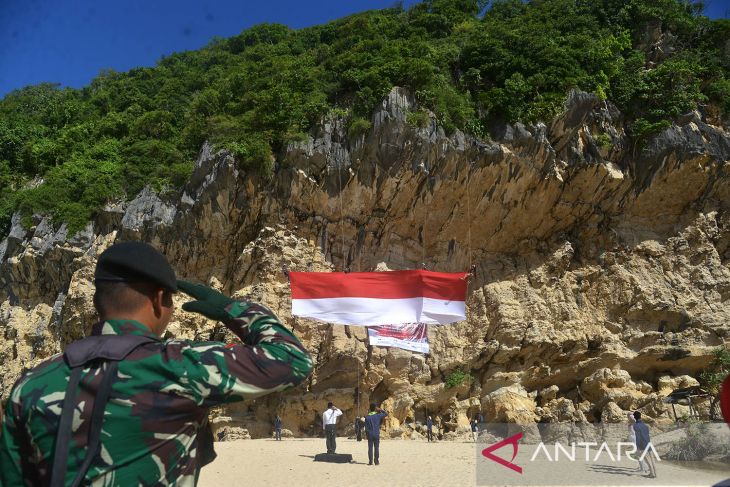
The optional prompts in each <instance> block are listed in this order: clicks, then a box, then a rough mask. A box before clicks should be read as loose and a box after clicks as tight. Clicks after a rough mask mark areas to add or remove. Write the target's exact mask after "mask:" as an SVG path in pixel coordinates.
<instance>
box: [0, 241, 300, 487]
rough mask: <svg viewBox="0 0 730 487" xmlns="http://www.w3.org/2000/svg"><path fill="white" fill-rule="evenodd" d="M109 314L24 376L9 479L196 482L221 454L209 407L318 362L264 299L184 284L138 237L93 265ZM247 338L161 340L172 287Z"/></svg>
mask: <svg viewBox="0 0 730 487" xmlns="http://www.w3.org/2000/svg"><path fill="white" fill-rule="evenodd" d="M95 286H96V293H95V295H94V305H95V307H96V309H97V311H98V313H99V317H100V318H101V321H100V322H99V323H97V324H96V325H95V326H94V327H93V330H92V336H91V337H87V338H84V339H83V340H79V341H77V342H74V343H72V344H70V345H69V346H68V347H67V348H66V351H65V353H63V354H57V355H55V356H53V357H51V358H49V359H48V360H46V361H44V362H43V363H41V364H40V365H38V366H37V367H35V368H34V369H32V370H30V371H29V372H27V373H26V374H25V375H24V376H23V377H21V378H20V379H19V380H18V382H17V383H16V384H15V386H14V387H13V389H12V391H11V393H10V398H9V400H8V403H7V406H6V411H5V418H4V421H3V425H2V436H0V485H7V486H11V485H50V486H51V487H55V486H61V485H80V484H81V483H83V484H88V483H91V482H94V483H98V484H99V485H124V486H127V485H170V484H175V485H195V483H196V482H197V479H198V475H199V473H200V468H201V467H202V466H203V465H205V464H206V463H207V462H210V461H211V460H212V458H213V457H214V454H213V453H212V436H211V434H210V429H209V428H207V418H208V410H209V408H210V407H211V406H215V405H218V404H223V403H229V402H234V401H241V400H244V399H251V398H255V397H259V396H263V395H265V394H268V393H270V392H274V391H281V390H284V389H286V388H288V387H291V386H294V385H296V384H298V383H300V382H301V381H302V380H304V379H305V378H306V377H307V376H308V375H309V373H310V372H311V369H312V360H311V358H310V356H309V354H308V353H307V351H306V350H305V349H304V347H303V346H302V345H301V343H300V342H299V340H298V339H297V338H296V337H295V336H294V335H293V334H292V333H291V332H290V331H289V330H287V329H286V328H285V327H284V326H283V325H282V324H281V323H280V322H279V320H278V319H277V318H276V316H274V314H273V313H272V312H271V311H270V310H269V309H268V308H266V307H265V306H263V305H260V304H256V303H251V302H247V301H240V300H233V299H231V298H228V297H226V296H224V295H222V294H221V293H219V292H217V291H215V290H213V289H210V288H208V287H205V286H201V285H195V284H192V283H189V282H185V281H177V280H176V278H175V272H174V271H173V269H172V267H171V266H170V264H169V263H168V262H167V259H166V258H165V257H164V256H163V255H162V254H161V253H159V252H158V251H157V250H155V249H154V248H153V247H151V246H149V245H147V244H144V243H141V242H124V243H120V244H116V245H113V246H112V247H110V248H109V249H107V250H106V251H105V252H103V253H102V254H101V256H100V257H99V260H98V262H97V266H96V272H95ZM178 290H180V291H182V292H184V293H186V294H188V295H190V296H192V297H193V298H194V300H193V301H190V302H187V303H185V304H183V309H184V310H186V311H191V312H197V313H200V314H202V315H204V316H206V317H207V318H210V319H213V320H217V321H220V322H222V323H223V324H224V325H225V326H226V327H227V328H228V329H229V330H231V332H233V333H234V334H235V335H237V336H238V337H239V338H240V339H241V342H242V343H235V344H224V343H221V342H196V341H189V340H162V339H161V338H160V336H161V335H162V334H163V333H164V330H165V327H166V326H167V324H168V322H169V321H170V317H171V316H172V312H173V304H172V294H173V293H175V292H177V291H178Z"/></svg>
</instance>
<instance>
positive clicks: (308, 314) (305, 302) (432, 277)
mask: <svg viewBox="0 0 730 487" xmlns="http://www.w3.org/2000/svg"><path fill="white" fill-rule="evenodd" d="M467 276H468V274H467V273H465V272H456V273H451V272H449V273H447V272H432V271H426V270H413V271H387V272H350V273H344V272H290V273H289V279H290V282H291V297H292V314H293V315H295V316H301V317H303V318H310V319H314V320H319V321H324V322H326V323H338V324H341V325H360V326H367V325H372V324H373V323H388V324H392V325H403V324H408V323H423V324H429V325H444V324H447V323H454V322H456V321H461V320H465V319H466V307H465V304H464V301H465V300H466V286H467Z"/></svg>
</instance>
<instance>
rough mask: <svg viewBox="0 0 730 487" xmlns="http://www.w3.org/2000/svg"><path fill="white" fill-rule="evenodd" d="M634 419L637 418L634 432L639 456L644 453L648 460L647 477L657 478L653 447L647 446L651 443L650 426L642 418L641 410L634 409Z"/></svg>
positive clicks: (645, 458) (645, 459) (646, 460)
mask: <svg viewBox="0 0 730 487" xmlns="http://www.w3.org/2000/svg"><path fill="white" fill-rule="evenodd" d="M634 419H635V420H636V424H634V432H635V433H636V448H637V450H638V451H637V452H636V454H637V455H639V458H641V457H642V455H643V456H644V461H645V462H646V465H647V468H648V470H649V472H648V474H647V477H649V478H652V479H653V478H656V467H655V466H654V458H653V457H652V452H651V449H649V450H647V447H648V446H649V445H651V437H650V435H649V427H648V426H647V425H646V423H644V422H643V421H642V420H641V413H640V412H639V411H634ZM639 463H640V464H641V463H642V461H641V460H639ZM642 470H643V466H642Z"/></svg>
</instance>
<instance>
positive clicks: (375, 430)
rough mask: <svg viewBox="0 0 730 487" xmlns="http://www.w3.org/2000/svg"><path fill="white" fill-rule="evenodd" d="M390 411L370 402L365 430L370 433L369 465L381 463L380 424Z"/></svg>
mask: <svg viewBox="0 0 730 487" xmlns="http://www.w3.org/2000/svg"><path fill="white" fill-rule="evenodd" d="M387 415H388V413H387V412H386V411H385V410H384V409H379V408H378V406H377V404H375V403H371V404H370V412H369V413H368V415H367V417H366V418H365V431H366V432H367V435H368V465H372V464H373V457H374V458H375V465H380V424H381V423H382V422H383V418H385V417H386V416H387Z"/></svg>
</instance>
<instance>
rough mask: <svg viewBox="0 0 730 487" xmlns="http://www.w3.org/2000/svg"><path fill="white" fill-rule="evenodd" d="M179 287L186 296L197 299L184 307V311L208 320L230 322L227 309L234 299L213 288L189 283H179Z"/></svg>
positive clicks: (180, 281)
mask: <svg viewBox="0 0 730 487" xmlns="http://www.w3.org/2000/svg"><path fill="white" fill-rule="evenodd" d="M177 287H178V289H180V290H181V291H182V292H184V293H185V294H187V295H189V296H192V297H193V298H195V301H188V302H187V303H184V304H183V305H182V309H184V310H185V311H190V312H191V313H199V314H201V315H203V316H205V317H206V318H210V319H211V320H217V321H228V320H230V319H231V318H233V316H231V315H230V314H229V313H228V312H227V311H226V308H227V307H228V306H229V305H230V304H231V303H233V302H234V301H233V299H231V298H229V297H228V296H224V295H223V294H221V293H219V292H218V291H216V290H215V289H213V288H210V287H208V286H203V285H200V284H193V283H192V282H188V281H182V280H178V281H177Z"/></svg>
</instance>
